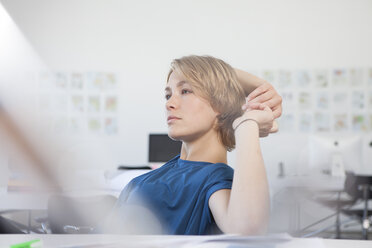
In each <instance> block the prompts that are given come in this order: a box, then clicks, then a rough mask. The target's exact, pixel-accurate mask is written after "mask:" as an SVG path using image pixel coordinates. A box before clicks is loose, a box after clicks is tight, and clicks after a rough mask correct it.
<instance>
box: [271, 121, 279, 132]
mask: <svg viewBox="0 0 372 248" xmlns="http://www.w3.org/2000/svg"><path fill="white" fill-rule="evenodd" d="M278 130H279V126H278V123H277V122H276V121H274V122H273V126H272V128H271V129H270V133H276V132H278Z"/></svg>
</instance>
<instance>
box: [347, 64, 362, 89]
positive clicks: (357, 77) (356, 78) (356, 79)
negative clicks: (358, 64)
mask: <svg viewBox="0 0 372 248" xmlns="http://www.w3.org/2000/svg"><path fill="white" fill-rule="evenodd" d="M349 74H350V85H351V86H354V87H360V86H362V85H363V70H362V69H360V68H358V69H355V68H352V69H350V71H349Z"/></svg>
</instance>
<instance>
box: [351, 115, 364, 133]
mask: <svg viewBox="0 0 372 248" xmlns="http://www.w3.org/2000/svg"><path fill="white" fill-rule="evenodd" d="M352 126H353V130H354V131H367V123H366V119H365V118H364V116H363V115H353V118H352Z"/></svg>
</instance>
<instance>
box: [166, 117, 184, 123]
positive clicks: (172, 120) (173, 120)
mask: <svg viewBox="0 0 372 248" xmlns="http://www.w3.org/2000/svg"><path fill="white" fill-rule="evenodd" d="M180 119H181V118H178V117H176V116H169V117H168V120H167V122H168V124H169V123H172V122H175V121H176V120H180Z"/></svg>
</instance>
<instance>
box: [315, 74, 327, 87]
mask: <svg viewBox="0 0 372 248" xmlns="http://www.w3.org/2000/svg"><path fill="white" fill-rule="evenodd" d="M313 82H314V86H315V87H316V88H326V87H328V84H329V79H328V72H327V70H315V71H314V72H313Z"/></svg>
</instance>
